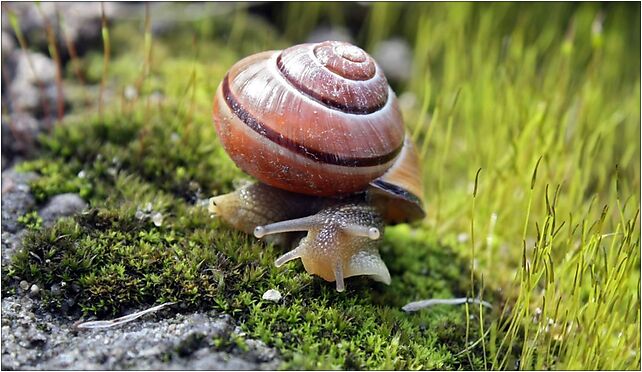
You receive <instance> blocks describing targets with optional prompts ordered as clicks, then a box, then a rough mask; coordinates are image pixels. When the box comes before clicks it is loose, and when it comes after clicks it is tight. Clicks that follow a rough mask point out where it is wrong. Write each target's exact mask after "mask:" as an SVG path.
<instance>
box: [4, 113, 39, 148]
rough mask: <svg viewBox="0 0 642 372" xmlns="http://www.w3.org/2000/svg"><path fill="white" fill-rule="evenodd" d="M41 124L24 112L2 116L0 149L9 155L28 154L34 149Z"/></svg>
mask: <svg viewBox="0 0 642 372" xmlns="http://www.w3.org/2000/svg"><path fill="white" fill-rule="evenodd" d="M40 131H41V126H40V123H39V122H38V120H36V119H35V118H34V117H33V116H31V115H29V114H28V113H25V112H20V113H14V114H12V115H11V116H9V117H3V118H2V151H3V153H5V154H7V156H9V157H13V156H15V155H16V154H22V155H26V154H30V153H32V152H33V150H34V149H35V144H36V143H37V137H38V134H39V133H40Z"/></svg>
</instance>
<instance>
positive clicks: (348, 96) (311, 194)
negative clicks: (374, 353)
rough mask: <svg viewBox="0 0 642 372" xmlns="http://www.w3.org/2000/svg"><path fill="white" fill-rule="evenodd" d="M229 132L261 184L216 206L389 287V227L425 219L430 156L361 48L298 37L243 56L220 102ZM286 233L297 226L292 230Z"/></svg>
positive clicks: (328, 269) (326, 271) (323, 264)
mask: <svg viewBox="0 0 642 372" xmlns="http://www.w3.org/2000/svg"><path fill="white" fill-rule="evenodd" d="M213 121H214V124H215V127H216V131H217V133H218V137H219V139H220V141H221V143H222V145H223V147H224V149H225V150H226V152H227V153H228V155H229V156H230V157H231V158H232V160H233V161H234V162H235V163H236V165H237V166H238V167H240V168H241V169H242V170H244V171H245V172H246V173H249V174H250V175H251V176H254V177H255V178H257V179H258V180H259V181H260V182H259V183H254V184H250V185H247V186H245V187H242V188H240V189H238V190H236V191H234V192H232V193H229V194H225V195H219V196H215V197H212V198H211V199H210V200H209V210H210V211H211V212H212V213H214V215H216V216H220V217H221V218H222V219H223V220H224V221H225V222H227V223H228V224H230V225H231V226H232V227H234V228H236V229H238V230H241V231H243V232H245V233H248V234H253V235H254V236H256V237H257V238H263V237H266V238H270V237H271V238H272V241H274V242H276V243H278V244H281V245H288V244H292V246H294V245H296V243H297V240H298V238H300V236H301V234H305V233H306V232H307V235H305V236H303V237H302V238H301V239H300V241H298V245H297V246H296V247H295V248H294V249H292V250H290V251H288V252H287V253H285V254H283V255H282V256H281V257H279V258H278V259H277V260H276V262H275V264H276V266H277V267H280V266H281V265H283V264H285V263H286V262H288V261H291V260H295V259H297V258H300V259H301V260H302V262H303V266H304V268H305V269H306V271H307V272H308V273H311V274H315V275H318V276H320V277H321V278H323V279H325V280H327V281H329V282H333V281H334V282H336V289H337V291H340V292H341V291H343V290H344V289H345V283H344V278H347V277H351V276H357V275H366V276H369V277H371V278H372V279H374V280H375V281H379V282H383V283H385V284H390V274H389V272H388V268H387V267H386V264H385V263H384V262H383V260H382V259H381V257H380V255H379V251H378V248H377V242H376V241H377V240H378V239H379V238H380V236H381V234H382V231H383V228H384V225H386V224H396V223H402V222H409V221H413V220H417V219H421V218H423V217H424V216H425V212H424V209H423V206H422V204H423V202H422V200H423V199H422V198H423V192H422V185H421V177H420V167H419V159H418V156H417V153H416V152H415V150H414V147H413V144H412V142H411V140H410V138H409V136H408V135H407V133H406V131H405V129H404V124H403V120H402V116H401V111H400V109H399V105H398V102H397V98H396V96H395V93H394V92H393V91H392V89H391V88H390V86H389V85H388V82H387V80H386V78H385V76H384V75H383V72H382V70H381V68H380V67H379V66H378V65H377V64H376V62H375V61H374V60H373V59H372V57H370V55H368V54H367V53H366V52H365V51H363V50H362V49H360V48H359V47H357V46H354V45H351V44H348V43H345V42H337V41H326V42H322V43H316V44H301V45H295V46H292V47H290V48H287V49H284V50H282V51H267V52H262V53H258V54H254V55H251V56H249V57H246V58H244V59H242V60H241V61H239V62H237V63H236V64H235V65H233V66H232V67H231V69H230V70H229V71H228V72H227V74H226V75H225V77H224V78H223V81H222V82H221V83H220V85H219V86H218V88H217V91H216V95H215V98H214V108H213ZM285 233H298V234H299V235H297V234H285Z"/></svg>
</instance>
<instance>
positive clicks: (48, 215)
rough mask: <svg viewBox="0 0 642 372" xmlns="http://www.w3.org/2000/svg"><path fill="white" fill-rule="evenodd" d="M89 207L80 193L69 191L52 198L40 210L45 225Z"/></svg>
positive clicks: (47, 225)
mask: <svg viewBox="0 0 642 372" xmlns="http://www.w3.org/2000/svg"><path fill="white" fill-rule="evenodd" d="M85 208H87V203H86V202H85V201H84V200H83V199H82V198H81V197H80V195H78V194H73V193H67V194H60V195H56V196H54V197H53V198H51V199H50V200H49V201H48V202H47V205H45V207H44V208H42V209H41V210H40V212H38V214H39V215H40V217H41V218H42V224H43V226H45V227H49V226H51V225H53V224H54V223H55V222H56V220H57V219H59V218H61V217H67V216H72V215H74V214H76V213H78V212H81V211H82V210H84V209H85Z"/></svg>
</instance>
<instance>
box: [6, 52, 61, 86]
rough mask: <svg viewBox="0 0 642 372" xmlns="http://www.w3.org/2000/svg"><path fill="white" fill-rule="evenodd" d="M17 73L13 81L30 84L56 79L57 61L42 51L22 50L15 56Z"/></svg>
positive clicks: (45, 82) (49, 81)
mask: <svg viewBox="0 0 642 372" xmlns="http://www.w3.org/2000/svg"><path fill="white" fill-rule="evenodd" d="M12 58H13V62H14V65H15V73H14V76H13V82H16V81H24V82H26V83H28V84H30V85H36V84H38V83H39V82H42V83H44V84H48V83H53V82H54V81H55V80H56V63H55V62H54V61H53V59H51V58H49V57H47V56H45V55H44V54H42V53H37V52H27V53H25V52H24V51H20V52H18V53H15V54H14V55H13V56H12Z"/></svg>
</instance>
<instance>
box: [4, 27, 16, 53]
mask: <svg viewBox="0 0 642 372" xmlns="http://www.w3.org/2000/svg"><path fill="white" fill-rule="evenodd" d="M14 49H16V42H15V40H14V38H13V36H11V34H9V33H8V32H6V31H2V54H4V55H5V56H8V55H10V54H11V52H13V51H14Z"/></svg>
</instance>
